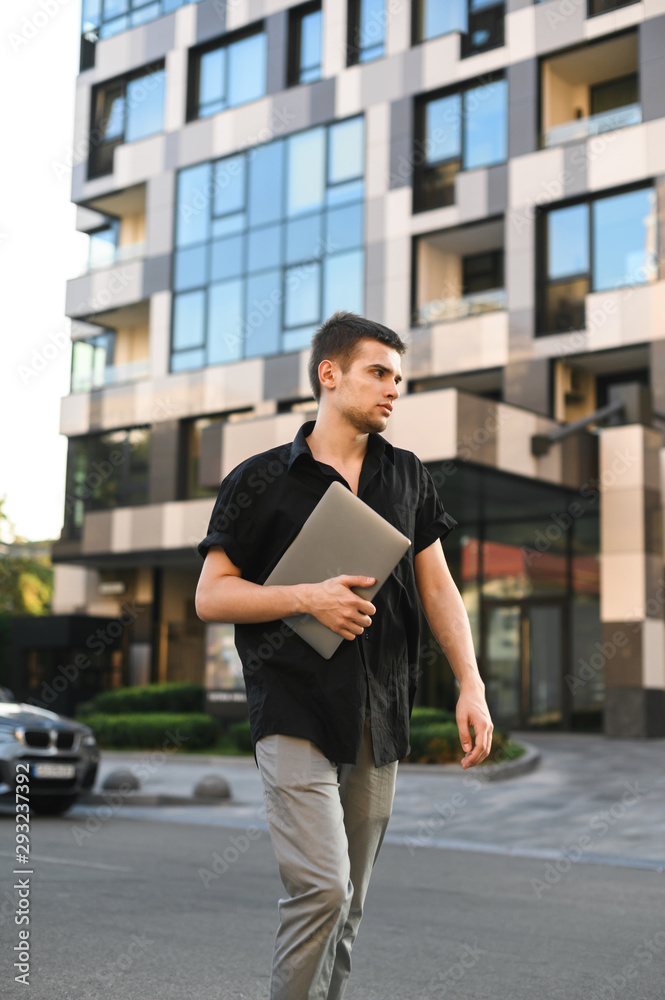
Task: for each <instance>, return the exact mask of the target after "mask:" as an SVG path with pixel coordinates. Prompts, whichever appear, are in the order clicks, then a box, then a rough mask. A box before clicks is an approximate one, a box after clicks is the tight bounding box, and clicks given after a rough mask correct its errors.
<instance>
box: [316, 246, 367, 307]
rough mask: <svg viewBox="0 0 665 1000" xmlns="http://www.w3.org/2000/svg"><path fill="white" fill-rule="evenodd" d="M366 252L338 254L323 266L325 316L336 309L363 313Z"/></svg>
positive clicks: (327, 260)
mask: <svg viewBox="0 0 665 1000" xmlns="http://www.w3.org/2000/svg"><path fill="white" fill-rule="evenodd" d="M364 257H365V255H364V252H363V251H362V250H354V251H352V252H351V253H342V254H336V255H335V256H334V257H327V258H326V260H325V261H324V264H323V268H324V270H323V315H324V316H330V315H331V313H333V312H335V310H336V309H348V311H349V312H357V313H362V302H363V285H364Z"/></svg>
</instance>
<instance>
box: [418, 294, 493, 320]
mask: <svg viewBox="0 0 665 1000" xmlns="http://www.w3.org/2000/svg"><path fill="white" fill-rule="evenodd" d="M505 308H506V290H505V288H490V289H487V290H486V291H483V292H473V293H472V294H471V295H462V296H460V297H458V298H449V299H434V300H433V301H432V302H425V303H423V304H422V305H420V306H419V307H418V310H417V312H416V315H415V317H414V322H415V323H416V324H417V325H419V326H420V325H424V324H428V323H445V322H448V321H451V320H458V319H464V318H465V317H466V316H478V315H479V314H480V313H487V312H495V311H496V310H497V309H505Z"/></svg>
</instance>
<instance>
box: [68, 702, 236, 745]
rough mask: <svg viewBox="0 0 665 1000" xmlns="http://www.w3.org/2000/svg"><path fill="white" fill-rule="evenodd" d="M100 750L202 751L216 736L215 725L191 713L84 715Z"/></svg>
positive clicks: (214, 722)
mask: <svg viewBox="0 0 665 1000" xmlns="http://www.w3.org/2000/svg"><path fill="white" fill-rule="evenodd" d="M85 722H86V725H88V726H90V727H91V728H92V731H93V732H94V734H95V736H96V737H97V742H98V743H99V745H100V747H102V748H104V747H106V748H107V749H110V748H112V747H115V748H127V747H131V748H141V749H150V750H152V749H163V750H168V751H174V750H176V749H178V750H183V751H185V752H187V751H188V750H203V749H205V748H206V747H211V746H212V745H213V744H214V743H215V742H216V740H217V738H218V736H219V732H220V729H219V723H218V722H217V720H216V719H213V718H211V716H209V715H203V714H199V713H195V712H190V713H188V714H183V713H176V712H150V713H145V714H144V713H140V712H134V713H131V714H127V715H119V714H118V715H116V714H113V715H103V714H101V713H98V714H93V715H88V716H86V718H85Z"/></svg>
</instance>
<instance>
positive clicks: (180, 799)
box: [76, 788, 238, 806]
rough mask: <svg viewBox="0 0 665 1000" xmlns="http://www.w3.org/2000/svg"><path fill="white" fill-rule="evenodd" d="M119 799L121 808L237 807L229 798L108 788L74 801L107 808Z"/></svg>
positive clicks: (81, 804) (77, 803) (83, 804)
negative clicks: (123, 790) (121, 790)
mask: <svg viewBox="0 0 665 1000" xmlns="http://www.w3.org/2000/svg"><path fill="white" fill-rule="evenodd" d="M112 796H113V797H117V796H119V797H120V802H119V803H118V802H115V803H114V805H116V806H117V805H121V806H225V805H237V804H238V803H237V802H235V803H234V802H233V799H232V798H231V797H230V798H228V799H213V798H210V797H209V796H205V795H142V794H141V793H140V792H138V793H137V792H120V791H118V790H117V789H114V788H109V789H108V791H107V792H106V794H104V793H103V792H90V793H88V794H87V795H81V796H79V798H78V799H77V801H76V805H77V806H108V805H111V803H110V802H109V799H110V798H111V797H112Z"/></svg>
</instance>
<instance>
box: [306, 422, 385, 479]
mask: <svg viewBox="0 0 665 1000" xmlns="http://www.w3.org/2000/svg"><path fill="white" fill-rule="evenodd" d="M315 423H316V421H315V420H306V421H305V422H304V423H303V424H301V426H300V428H299V430H298V433H297V434H296V436H295V438H294V439H293V444H292V445H291V453H290V455H289V463H288V466H287V468H288V469H290V468H291V466H292V465H293V463H294V462H295V460H296V459H297V458H298V457H299V456H300V455H309V457H310V458H311V459H312V461H314V460H315V459H314V456H313V455H312V449H311V448H310V446H309V445H308V444H307V438H308V437H309V435H310V434H311V433H312V431H313V430H314V425H315ZM367 454H368V455H370V456H372V457H373V456H376V457H377V458H378V459H380V458H381V456H382V455H383V454H385V455H386V457H387V458H389V459H390V461H391V462H392V463H393V465H394V464H395V454H394V450H393V446H392V445H391V443H390V441H387V440H386V439H385V438H384V437H382V436H381V435H380V434H374V433H373V432H370V434H369V437H368V439H367Z"/></svg>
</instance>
